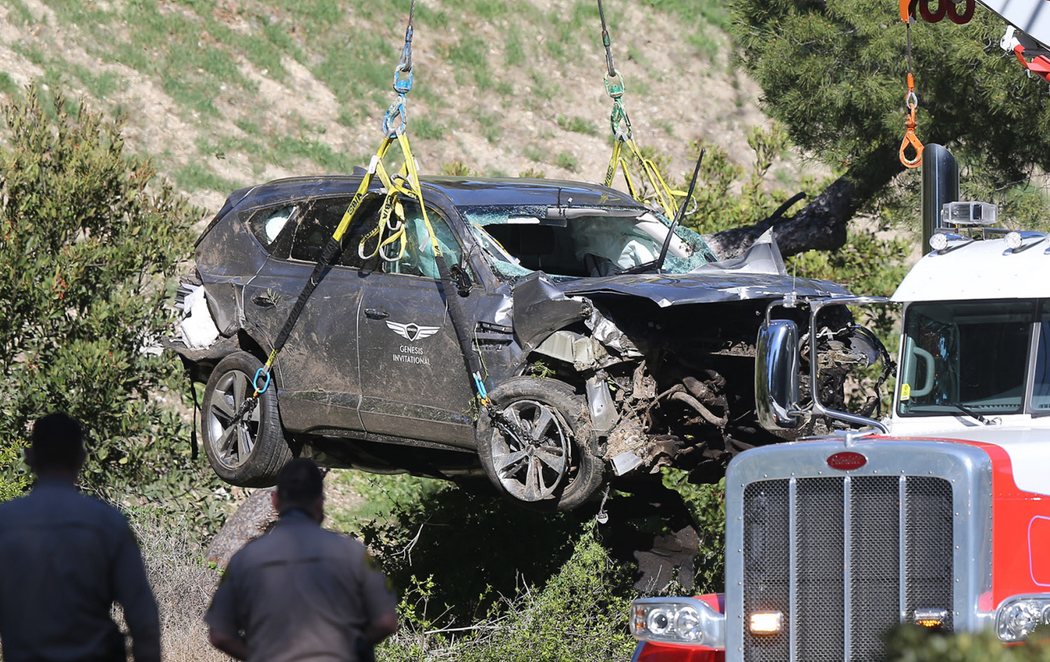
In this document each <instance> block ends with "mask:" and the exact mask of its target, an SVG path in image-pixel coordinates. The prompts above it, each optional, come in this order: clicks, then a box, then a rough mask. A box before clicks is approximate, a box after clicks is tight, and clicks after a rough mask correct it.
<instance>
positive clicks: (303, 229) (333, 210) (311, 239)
mask: <svg viewBox="0 0 1050 662" xmlns="http://www.w3.org/2000/svg"><path fill="white" fill-rule="evenodd" d="M349 204H350V198H327V199H321V200H315V201H313V202H312V203H310V204H309V205H308V206H307V207H306V209H305V210H304V211H303V212H302V213H301V214H299V221H298V223H297V224H296V226H295V234H294V235H293V236H292V247H291V251H290V254H289V257H291V259H293V260H301V261H303V262H317V260H319V259H320V258H321V252H322V251H323V250H324V246H325V244H326V243H328V240H329V239H330V238H331V237H332V235H333V234H334V233H335V229H336V227H337V226H338V225H339V221H341V220H342V218H343V214H345V213H346V208H347V207H348V206H349ZM376 204H377V202H376V201H374V200H372V201H366V202H365V207H364V208H362V209H361V210H360V211H359V212H358V219H359V220H357V221H355V222H354V224H353V225H352V226H350V229H349V230H348V231H347V233H346V235H345V236H344V237H343V253H342V255H340V257H339V261H338V263H337V264H339V265H340V266H344V267H356V268H360V267H362V266H363V265H364V260H362V259H361V258H360V256H359V255H358V250H357V248H358V244H359V242H360V240H361V237H362V236H363V235H365V234H367V232H368V227H367V226H368V219H369V218H371V217H372V216H373V215H374V212H373V208H374V207H375V206H376ZM360 219H365V220H364V222H362V221H361V220H360Z"/></svg>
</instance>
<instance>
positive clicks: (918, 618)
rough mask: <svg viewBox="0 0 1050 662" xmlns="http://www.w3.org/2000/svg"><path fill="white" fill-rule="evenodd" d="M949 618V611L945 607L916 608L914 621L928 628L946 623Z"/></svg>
mask: <svg viewBox="0 0 1050 662" xmlns="http://www.w3.org/2000/svg"><path fill="white" fill-rule="evenodd" d="M946 620H948V612H947V611H946V610H944V609H916V610H915V614H914V615H913V616H912V621H913V622H914V623H915V624H916V625H918V626H920V627H924V628H927V629H931V630H932V629H935V628H939V627H941V626H942V625H944V621H946Z"/></svg>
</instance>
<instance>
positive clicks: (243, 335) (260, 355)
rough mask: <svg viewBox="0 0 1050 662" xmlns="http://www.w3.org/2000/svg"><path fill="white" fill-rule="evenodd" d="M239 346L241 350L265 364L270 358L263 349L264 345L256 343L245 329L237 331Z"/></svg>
mask: <svg viewBox="0 0 1050 662" xmlns="http://www.w3.org/2000/svg"><path fill="white" fill-rule="evenodd" d="M237 345H238V346H239V347H240V348H241V350H243V351H245V352H248V353H249V354H251V355H252V356H254V357H255V358H257V359H259V360H260V361H262V362H263V363H266V358H267V356H268V354H267V352H266V350H264V349H263V348H262V345H260V344H259V343H257V342H255V338H252V337H251V336H249V335H248V333H247V332H246V331H245V330H244V329H237Z"/></svg>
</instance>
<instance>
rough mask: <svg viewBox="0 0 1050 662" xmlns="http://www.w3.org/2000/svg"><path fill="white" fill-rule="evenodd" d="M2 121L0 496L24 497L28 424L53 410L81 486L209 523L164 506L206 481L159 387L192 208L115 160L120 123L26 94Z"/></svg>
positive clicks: (140, 164)
mask: <svg viewBox="0 0 1050 662" xmlns="http://www.w3.org/2000/svg"><path fill="white" fill-rule="evenodd" d="M2 119H3V126H2V129H3V136H2V140H0V194H2V198H0V310H2V311H3V314H2V315H0V459H2V460H3V461H2V462H0V498H10V497H11V496H15V495H16V494H18V493H20V492H21V491H22V490H23V489H24V488H25V486H26V482H27V478H26V476H25V473H24V469H23V468H22V463H21V462H18V461H16V460H17V457H18V455H19V453H20V450H21V448H22V447H23V446H24V445H25V443H26V438H27V434H28V428H29V424H30V422H31V421H32V420H34V419H35V418H37V417H39V416H41V415H42V414H45V413H48V412H50V411H55V410H62V411H66V412H68V413H69V414H71V415H72V416H74V417H76V418H78V419H79V420H81V421H83V422H84V425H85V428H86V432H87V444H88V450H89V455H88V461H87V464H86V466H85V468H84V472H83V474H82V476H81V483H82V485H83V486H84V487H85V488H86V489H88V490H89V491H92V492H94V493H96V494H99V495H101V496H104V497H106V498H109V499H110V500H113V501H118V502H124V503H126V504H129V505H131V504H134V503H136V502H138V503H141V502H143V501H153V502H155V503H158V504H159V506H158V507H160V508H162V509H173V508H174V509H179V508H182V509H184V510H185V511H186V512H191V513H193V514H194V516H195V517H197V518H198V519H199V518H200V517H207V516H208V513H207V512H205V513H203V514H202V513H200V508H198V507H197V504H186V503H185V502H183V503H179V502H177V500H176V499H174V498H169V497H173V496H174V495H184V494H186V493H188V492H191V491H192V489H193V486H194V481H195V480H197V482H198V483H202V484H205V485H207V483H206V482H205V481H206V480H207V479H201V478H200V473H199V472H198V473H197V474H196V475H194V466H193V465H192V464H190V462H189V453H188V449H187V448H186V447H187V446H188V444H186V443H185V436H184V435H185V434H186V431H185V428H184V426H183V425H182V423H181V421H180V420H179V418H178V415H177V414H176V413H175V410H174V407H173V405H174V404H175V403H176V402H177V401H178V398H177V397H173V396H172V394H171V393H170V392H167V389H166V388H165V385H166V383H167V381H168V380H170V379H171V378H172V377H173V373H174V370H173V369H174V368H175V366H177V363H176V362H175V361H173V360H172V358H171V356H170V355H162V354H161V353H160V350H159V347H158V342H159V340H160V338H161V337H162V336H163V335H164V334H165V333H167V332H168V331H169V330H170V328H171V321H172V315H171V312H170V307H169V306H168V305H167V304H168V302H169V301H170V300H171V296H170V295H171V293H170V290H169V289H168V288H169V286H170V282H171V279H172V277H173V276H174V273H175V269H176V265H177V264H178V261H179V260H180V259H181V258H182V257H184V256H185V255H187V254H188V252H189V245H190V243H189V242H190V233H189V228H190V227H191V225H192V224H193V222H194V221H195V220H196V218H197V216H198V214H197V212H196V210H194V209H193V208H192V207H191V206H190V205H189V204H188V203H187V202H186V201H185V200H184V199H183V198H182V197H181V196H179V195H177V194H176V193H174V192H173V191H172V190H171V188H170V187H168V186H167V185H163V184H160V183H158V182H157V181H156V178H155V174H156V173H155V171H154V169H153V167H152V166H151V165H150V164H149V163H148V162H146V161H143V160H141V159H136V158H132V157H129V156H128V155H127V154H125V151H124V142H123V139H122V138H121V134H120V129H121V127H120V124H119V123H113V122H109V121H106V120H103V119H102V118H101V117H100V116H99V115H96V114H94V113H92V112H90V111H88V110H85V109H83V108H81V109H80V110H71V109H70V106H69V104H66V103H65V102H64V100H63V99H62V98H61V97H60V96H57V97H55V98H54V99H50V100H46V99H45V98H44V97H43V95H42V93H41V92H40V91H39V90H38V89H37V88H35V87H30V88H28V89H27V90H26V92H25V94H24V95H23V96H22V97H21V98H20V99H18V100H16V101H14V102H12V103H10V104H8V105H7V106H6V107H5V108H4V109H3V115H2ZM178 384H179V385H180V387H181V384H182V382H181V380H180V381H179V382H178ZM161 398H165V399H167V400H168V402H167V403H164V402H163V401H162V400H161Z"/></svg>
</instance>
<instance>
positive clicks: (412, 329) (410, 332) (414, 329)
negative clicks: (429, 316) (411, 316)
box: [386, 322, 440, 342]
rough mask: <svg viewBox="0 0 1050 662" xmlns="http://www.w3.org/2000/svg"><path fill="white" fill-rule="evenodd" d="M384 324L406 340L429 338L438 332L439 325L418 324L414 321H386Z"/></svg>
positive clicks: (413, 340)
mask: <svg viewBox="0 0 1050 662" xmlns="http://www.w3.org/2000/svg"><path fill="white" fill-rule="evenodd" d="M386 326H387V328H388V329H390V330H391V331H393V332H394V333H396V334H397V335H399V336H401V337H402V338H404V339H405V340H407V341H408V342H415V341H417V340H424V339H426V338H429V337H430V336H432V335H434V334H435V333H437V332H438V330H439V329H440V327H436V326H419V325H418V324H416V323H415V322H410V323H408V324H398V323H397V322H387V323H386Z"/></svg>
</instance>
